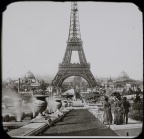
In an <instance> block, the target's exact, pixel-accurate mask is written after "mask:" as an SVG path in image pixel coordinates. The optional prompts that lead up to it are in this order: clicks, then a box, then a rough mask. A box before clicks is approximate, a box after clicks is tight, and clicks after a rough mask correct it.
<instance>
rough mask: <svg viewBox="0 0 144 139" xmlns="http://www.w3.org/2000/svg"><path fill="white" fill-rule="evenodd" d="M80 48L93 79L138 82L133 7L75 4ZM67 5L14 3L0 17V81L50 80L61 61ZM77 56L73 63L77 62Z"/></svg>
mask: <svg viewBox="0 0 144 139" xmlns="http://www.w3.org/2000/svg"><path fill="white" fill-rule="evenodd" d="M78 9H79V22H80V32H81V39H82V41H83V49H84V53H85V56H86V59H87V62H89V63H90V64H91V72H92V73H93V75H94V76H96V77H98V78H99V77H110V76H111V77H118V76H119V74H120V73H121V72H122V71H125V72H126V73H127V74H128V75H129V77H130V78H133V79H138V80H142V78H143V35H142V13H141V11H140V10H139V9H138V7H137V6H136V5H135V4H133V3H116V2H78ZM70 11H71V2H15V3H12V4H10V5H8V6H7V9H6V10H5V11H4V13H3V26H2V78H3V79H7V78H9V77H10V78H16V79H17V78H19V77H21V76H24V75H25V74H26V72H28V71H31V72H32V73H33V74H34V75H52V76H55V75H56V73H57V72H58V64H59V63H61V62H62V60H63V57H64V53H65V49H66V46H67V43H66V42H67V39H68V34H69V25H70ZM77 59H78V56H77V55H76V53H74V54H73V55H72V62H77Z"/></svg>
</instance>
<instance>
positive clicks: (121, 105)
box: [103, 96, 140, 125]
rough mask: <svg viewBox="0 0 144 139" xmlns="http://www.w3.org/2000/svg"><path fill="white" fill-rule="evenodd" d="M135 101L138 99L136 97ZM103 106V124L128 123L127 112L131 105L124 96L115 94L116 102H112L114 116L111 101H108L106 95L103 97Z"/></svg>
mask: <svg viewBox="0 0 144 139" xmlns="http://www.w3.org/2000/svg"><path fill="white" fill-rule="evenodd" d="M136 101H140V100H139V99H138V97H136ZM103 106H104V114H103V123H104V124H109V125H110V124H112V123H113V124H117V125H121V124H124V123H125V124H128V113H129V108H130V107H131V105H130V103H129V101H128V100H127V98H126V97H123V98H122V97H121V96H117V97H116V102H115V104H114V117H113V116H112V112H111V103H110V102H109V99H108V97H105V101H104V103H103Z"/></svg>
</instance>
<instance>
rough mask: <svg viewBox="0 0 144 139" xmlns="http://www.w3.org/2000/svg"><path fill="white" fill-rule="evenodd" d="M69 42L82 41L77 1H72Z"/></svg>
mask: <svg viewBox="0 0 144 139" xmlns="http://www.w3.org/2000/svg"><path fill="white" fill-rule="evenodd" d="M68 42H81V34H80V24H79V16H78V4H77V2H71V15H70V28H69V36H68Z"/></svg>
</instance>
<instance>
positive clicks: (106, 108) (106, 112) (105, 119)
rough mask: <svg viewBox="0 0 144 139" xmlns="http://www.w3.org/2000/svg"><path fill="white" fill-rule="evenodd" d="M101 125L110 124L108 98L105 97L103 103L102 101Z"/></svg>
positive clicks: (110, 116) (110, 115)
mask: <svg viewBox="0 0 144 139" xmlns="http://www.w3.org/2000/svg"><path fill="white" fill-rule="evenodd" d="M103 123H104V124H111V123H112V113H111V104H110V102H108V97H106V98H105V101H104V115H103Z"/></svg>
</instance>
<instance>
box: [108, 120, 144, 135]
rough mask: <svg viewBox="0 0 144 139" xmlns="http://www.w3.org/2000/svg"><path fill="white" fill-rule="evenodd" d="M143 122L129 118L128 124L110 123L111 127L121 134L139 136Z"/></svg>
mask: <svg viewBox="0 0 144 139" xmlns="http://www.w3.org/2000/svg"><path fill="white" fill-rule="evenodd" d="M142 126H143V123H142V122H139V121H135V120H132V119H130V118H129V120H128V124H122V125H115V124H112V125H110V128H111V129H112V130H113V131H114V132H115V133H117V134H118V135H119V136H126V135H127V134H128V136H134V137H136V136H138V135H140V134H141V132H142Z"/></svg>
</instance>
